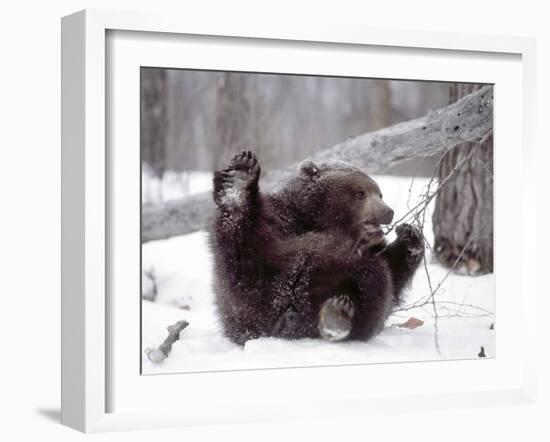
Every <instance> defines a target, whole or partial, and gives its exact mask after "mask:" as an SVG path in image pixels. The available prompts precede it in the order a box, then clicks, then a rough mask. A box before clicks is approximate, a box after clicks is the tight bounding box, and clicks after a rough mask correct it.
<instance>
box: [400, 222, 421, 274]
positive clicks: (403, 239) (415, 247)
mask: <svg viewBox="0 0 550 442" xmlns="http://www.w3.org/2000/svg"><path fill="white" fill-rule="evenodd" d="M395 233H397V241H398V242H399V243H401V244H403V245H404V246H405V248H406V251H407V254H406V258H407V263H408V264H409V266H411V267H413V266H415V265H416V264H418V263H419V262H420V260H421V259H422V257H423V256H424V235H423V234H422V230H420V228H419V227H417V226H414V225H411V224H400V225H398V226H397V227H396V228H395Z"/></svg>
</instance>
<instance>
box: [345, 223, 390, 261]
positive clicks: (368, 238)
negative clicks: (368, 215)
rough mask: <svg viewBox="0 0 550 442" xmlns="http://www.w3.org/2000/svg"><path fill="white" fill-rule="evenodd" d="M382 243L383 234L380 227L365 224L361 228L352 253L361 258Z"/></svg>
mask: <svg viewBox="0 0 550 442" xmlns="http://www.w3.org/2000/svg"><path fill="white" fill-rule="evenodd" d="M383 241H384V232H383V231H382V228H381V227H380V226H377V225H374V224H365V225H363V226H362V228H361V231H360V233H359V239H358V240H357V242H356V243H355V245H354V249H353V252H354V253H357V254H358V255H359V256H360V257H361V256H363V255H365V254H366V253H367V251H368V250H369V249H370V248H371V247H373V246H377V245H378V244H381V243H382V242H383Z"/></svg>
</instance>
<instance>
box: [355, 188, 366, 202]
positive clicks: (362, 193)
mask: <svg viewBox="0 0 550 442" xmlns="http://www.w3.org/2000/svg"><path fill="white" fill-rule="evenodd" d="M356 196H357V199H360V200H364V199H365V192H363V191H362V190H360V191H359V192H357V193H356Z"/></svg>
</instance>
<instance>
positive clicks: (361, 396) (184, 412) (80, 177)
mask: <svg viewBox="0 0 550 442" xmlns="http://www.w3.org/2000/svg"><path fill="white" fill-rule="evenodd" d="M113 31H114V32H140V33H143V34H140V35H143V36H144V38H145V39H147V35H150V36H151V35H153V34H147V33H155V34H154V35H156V36H158V35H165V36H186V35H188V36H212V37H216V38H218V39H221V40H222V41H223V39H228V40H229V39H234V38H238V39H246V40H247V41H254V42H266V41H268V42H269V41H271V42H274V43H273V44H275V43H276V42H285V45H286V46H289V45H290V46H292V45H294V44H295V45H298V44H299V43H301V44H303V43H304V42H307V43H308V44H310V45H316V44H319V45H323V44H325V45H337V46H338V48H337V49H336V50H340V49H342V50H345V49H346V48H352V47H353V48H357V47H363V46H365V47H366V46H369V47H377V48H378V49H379V50H380V51H383V50H384V49H385V48H386V49H389V48H401V50H402V52H404V53H406V52H407V51H413V50H418V49H420V50H430V51H431V53H432V55H434V54H435V55H434V57H437V56H438V55H437V54H445V53H447V54H448V53H455V54H470V55H471V56H472V58H473V59H478V60H479V63H482V62H483V57H484V54H485V55H486V54H501V55H502V56H504V57H507V56H511V57H515V58H514V59H515V60H516V64H517V63H519V65H517V66H518V67H519V71H518V72H519V77H521V82H520V86H519V87H520V88H521V90H520V91H515V90H510V91H509V92H510V95H511V97H512V96H513V97H515V98H514V99H515V100H518V104H519V106H520V107H521V109H517V110H511V109H510V110H509V112H510V115H511V116H516V117H517V116H518V115H521V119H520V120H519V121H520V122H521V124H520V125H519V127H515V128H513V130H514V132H513V133H510V136H511V138H510V142H512V141H516V140H517V141H518V143H519V144H520V145H521V149H520V150H519V154H520V156H521V165H522V172H523V177H524V182H523V186H522V187H521V188H518V189H509V188H508V187H505V186H506V184H505V182H506V170H508V169H506V168H505V167H504V168H501V170H503V171H504V172H502V175H498V169H497V174H496V176H497V178H496V184H495V186H496V195H497V196H496V198H497V201H496V203H497V204H496V205H497V211H496V220H499V217H498V194H499V186H500V188H502V191H503V192H504V191H506V192H508V191H509V192H515V194H516V195H517V197H518V198H521V200H522V201H523V206H522V207H523V210H522V215H521V218H522V223H521V228H520V232H521V233H520V234H521V235H523V237H526V235H527V234H528V231H527V224H528V223H527V222H526V221H527V220H529V219H534V217H535V213H534V211H535V207H536V194H534V193H532V192H529V193H527V191H526V189H533V188H535V185H534V179H535V177H534V176H533V174H531V175H529V173H528V171H529V170H531V167H532V165H533V163H534V158H535V144H534V136H533V134H534V129H533V124H534V123H533V122H534V118H533V117H534V106H535V81H534V80H535V79H534V76H535V69H534V63H535V60H534V58H535V46H534V41H533V40H532V39H526V38H517V37H498V38H496V37H491V36H479V35H466V34H451V33H428V32H415V31H402V30H399V31H398V32H397V31H388V30H376V29H369V28H353V27H352V28H350V27H343V26H326V24H325V25H323V24H318V25H308V26H307V27H300V28H298V27H292V26H289V25H281V24H270V23H269V22H268V21H266V22H262V23H258V22H256V23H244V22H240V23H237V22H235V21H232V22H214V21H211V20H206V19H204V20H200V19H197V18H196V17H170V16H154V15H151V14H141V13H127V12H112V11H99V10H86V11H81V12H78V13H76V14H73V15H70V16H67V17H64V18H63V21H62V125H63V127H62V145H63V146H62V423H63V424H65V425H67V426H70V427H73V428H76V429H78V430H80V431H85V432H96V431H111V430H123V429H139V428H159V427H168V426H183V425H199V424H204V425H206V424H209V423H230V422H251V421H258V420H273V419H284V418H290V417H293V418H295V417H304V418H305V417H314V416H315V417H318V416H329V415H331V416H335V415H346V414H348V415H361V414H365V413H369V412H372V411H380V410H382V411H387V412H395V411H400V410H410V409H411V408H414V409H435V408H439V409H441V408H456V407H470V406H492V405H503V404H521V403H532V402H533V401H534V395H535V377H534V372H535V360H536V359H535V357H534V356H533V355H534V354H535V348H534V345H535V344H534V343H535V339H532V338H533V336H534V333H535V327H536V324H534V323H533V321H527V320H526V318H527V317H530V318H534V317H535V316H536V315H535V314H533V312H534V311H535V305H536V299H535V294H536V290H535V288H536V287H535V281H536V278H535V274H534V273H535V269H534V266H529V265H528V264H529V258H528V257H529V256H536V249H535V248H536V245H535V244H532V243H528V242H526V241H525V242H521V241H518V245H517V253H519V254H520V256H521V262H522V266H521V269H520V270H518V272H520V275H519V278H516V279H517V280H516V281H515V282H514V284H516V285H512V286H510V287H517V288H518V289H519V291H520V294H521V299H520V301H519V303H518V304H519V305H520V306H521V309H520V310H522V312H523V315H521V316H518V317H516V318H515V321H516V323H515V326H516V327H517V328H518V329H521V332H517V333H516V332H515V331H514V330H512V329H511V328H510V327H511V325H509V324H510V323H511V321H507V320H506V318H508V319H512V318H511V317H510V314H509V313H508V310H506V309H505V308H503V309H501V308H500V307H499V315H501V316H498V321H499V330H502V331H501V332H500V333H502V336H512V335H514V336H515V338H514V339H510V342H511V341H514V342H513V343H512V344H510V345H511V347H510V349H509V352H508V353H509V354H512V352H513V351H516V350H517V349H518V348H520V344H521V352H518V353H517V354H516V355H515V357H516V358H517V360H516V361H515V362H514V363H513V364H512V363H511V362H510V359H506V357H505V355H506V354H507V351H508V350H506V351H502V352H501V354H502V355H503V357H502V358H501V357H500V356H499V354H497V356H496V358H495V361H496V362H495V363H494V364H492V365H489V364H490V363H491V361H487V365H485V368H484V371H485V373H484V376H487V377H489V376H492V375H493V374H495V373H497V374H500V375H502V376H500V377H499V376H498V375H495V376H493V377H494V378H495V382H494V383H493V384H491V385H489V386H487V387H485V388H483V387H482V383H481V382H480V383H477V384H471V383H469V384H468V383H466V384H464V385H461V386H457V387H456V388H455V390H454V391H452V392H450V391H445V389H443V388H442V387H441V385H444V383H445V379H444V377H445V375H443V374H442V375H441V376H440V377H441V379H436V378H434V382H433V384H434V386H433V388H432V389H431V390H430V391H426V392H424V393H420V392H418V391H413V390H411V391H409V392H405V393H398V391H400V388H401V386H400V385H395V386H394V387H395V388H394V389H393V390H392V391H388V392H386V389H380V390H377V391H375V392H374V393H372V391H371V392H370V393H369V392H368V391H367V390H365V389H364V388H363V389H362V388H358V389H356V390H354V391H353V394H348V395H345V394H343V393H341V394H338V393H337V391H336V390H335V391H331V392H330V393H329V394H328V395H326V396H322V395H319V394H318V392H316V391H315V386H314V384H313V383H312V379H315V378H316V377H319V376H322V377H323V379H331V377H334V378H335V379H336V378H337V377H342V372H341V371H340V370H343V368H340V367H324V368H309V369H307V368H306V369H295V370H259V371H254V372H246V373H241V372H233V373H225V374H224V373H209V374H208V376H209V378H208V379H207V381H205V379H206V377H205V375H201V374H195V377H194V378H193V381H192V384H193V388H190V387H189V388H188V389H187V390H186V395H187V397H188V398H187V400H186V401H187V402H188V403H189V397H192V398H195V397H198V396H199V394H200V393H199V392H200V388H204V385H206V384H204V382H208V383H209V384H212V385H214V388H215V389H216V391H218V392H220V395H221V396H222V397H221V398H218V397H216V398H214V400H202V401H199V400H197V402H196V403H195V404H192V405H189V404H188V405H185V404H181V406H179V407H177V406H175V404H174V403H171V404H169V405H167V406H166V407H160V406H159V398H162V397H163V395H165V391H167V390H166V389H167V388H171V389H172V390H173V391H175V392H176V393H174V394H175V395H176V396H177V391H178V388H180V387H179V386H174V385H175V384H174V383H173V382H175V381H170V377H171V376H157V377H148V379H147V380H146V381H144V380H143V379H141V378H139V373H135V372H130V371H126V372H125V371H124V370H131V367H130V365H129V368H128V369H126V365H125V364H124V363H122V364H117V367H116V369H117V370H119V371H120V370H122V373H118V374H117V375H116V376H114V379H115V381H114V382H113V376H112V375H111V370H112V369H113V367H112V365H113V361H114V360H115V359H116V358H115V355H113V349H112V346H111V344H110V339H111V335H112V334H113V333H112V325H113V321H116V320H117V318H116V317H115V316H114V314H113V312H112V311H111V306H112V302H113V300H112V299H109V296H108V295H110V293H109V290H110V279H109V278H110V276H112V275H109V270H108V269H109V268H110V267H109V263H110V259H111V255H112V254H113V253H114V252H113V250H112V243H113V238H112V237H111V235H112V233H113V232H116V230H114V231H112V230H110V229H109V228H108V225H109V223H110V222H111V221H112V220H111V217H112V209H113V206H112V202H113V198H112V195H111V194H110V191H111V188H110V187H109V185H108V181H109V179H110V168H111V167H112V165H110V164H109V161H110V157H109V151H108V142H109V136H110V134H109V133H108V132H107V130H106V121H107V120H108V118H109V117H110V112H111V110H110V109H109V108H108V103H109V100H108V95H107V94H108V92H109V91H108V77H107V75H106V72H108V70H107V69H106V68H107V64H108V63H109V62H112V60H108V57H109V56H110V57H115V56H117V54H116V53H112V52H109V50H108V47H109V45H108V42H107V38H108V34H109V33H112V32H113ZM516 77H517V78H519V77H518V76H516ZM516 77H514V78H516ZM476 78H478V79H479V80H480V81H486V80H490V79H488V78H483V75H482V74H480V76H478V77H476ZM462 79H463V78H457V79H456V80H462ZM514 81H515V80H514ZM487 82H490V81H487ZM510 84H513V83H510ZM496 87H497V92H496V95H497V96H496V102H497V104H496V113H497V117H498V112H501V114H502V115H503V117H502V119H501V123H500V126H499V125H498V124H497V123H495V124H496V128H495V140H496V143H497V144H498V145H499V147H500V146H506V144H505V141H506V140H504V139H503V138H504V137H503V138H502V139H499V127H503V129H502V130H503V131H504V126H505V124H503V123H502V122H503V121H505V118H506V116H505V115H504V114H505V113H506V112H504V110H502V111H501V110H500V109H499V107H498V106H499V105H498V102H499V101H498V100H499V97H498V87H499V86H498V83H497V84H496ZM510 88H511V87H510ZM503 92H506V91H503ZM138 93H139V92H138V91H136V94H138ZM501 97H503V101H501V102H504V93H503V94H502V95H501ZM510 102H512V101H510ZM501 133H502V134H505V132H501ZM516 155H517V152H516ZM502 159H503V161H502V163H501V164H505V163H506V157H505V156H503V157H502ZM499 161H500V160H499ZM499 177H502V178H500V181H499ZM499 183H502V184H499ZM138 198H139V195H138ZM501 210H502V209H501ZM498 222H500V221H498ZM496 235H497V237H498V229H497V230H496ZM495 250H496V252H495V254H496V260H497V264H498V259H499V254H500V255H501V256H502V259H501V263H502V265H501V267H498V265H497V266H496V268H501V269H503V272H502V275H503V277H505V276H506V273H507V272H506V265H507V262H506V257H505V256H503V255H504V253H505V251H504V250H503V249H499V247H498V242H496V244H495ZM116 253H125V252H124V251H120V249H119V250H117V251H116ZM127 253H129V252H127ZM497 280H498V279H497ZM497 287H499V286H497ZM500 287H504V284H501V285H500ZM508 290H509V291H511V290H512V288H510V289H508ZM509 295H510V296H511V295H512V293H509ZM115 296H116V294H115ZM497 299H498V289H497ZM502 304H504V302H503V303H502ZM497 305H498V302H497ZM119 310H120V309H119ZM501 318H502V319H501ZM518 323H519V325H518ZM110 329H111V330H110ZM520 338H521V339H520ZM501 348H504V347H503V346H501ZM117 357H119V360H120V357H121V356H117ZM124 357H125V356H122V358H123V359H122V361H123V362H124ZM470 362H471V361H470ZM436 364H437V363H436ZM439 364H442V363H439ZM399 365H401V364H390V365H387V366H381V365H378V366H368V367H366V366H354V367H346V369H345V370H346V373H345V376H344V377H345V378H346V379H351V380H353V379H354V378H357V377H361V376H363V375H364V374H365V370H368V372H369V373H368V374H369V376H371V375H373V376H382V375H383V374H382V373H381V372H382V371H386V372H390V371H391V372H392V373H391V376H392V377H393V378H394V379H399V377H400V376H401V375H402V374H403V373H402V372H403V370H404V368H403V367H399ZM403 365H405V364H403ZM444 365H446V366H445V367H444V368H440V369H439V368H438V367H437V366H435V367H431V366H428V365H424V366H421V365H420V364H417V365H416V366H415V365H414V364H406V370H407V372H409V373H411V375H413V376H421V375H422V373H423V372H424V371H429V372H430V373H431V374H433V373H437V372H438V371H439V370H441V372H442V373H443V371H445V372H446V373H447V374H449V373H460V372H462V373H470V374H472V373H476V370H479V365H478V366H473V365H472V364H468V361H463V362H462V363H456V364H454V363H453V362H448V363H444ZM512 365H513V367H512ZM119 366H124V368H119ZM312 370H313V371H312ZM468 370H470V371H468ZM312 373H315V374H314V375H312ZM179 376H182V375H179ZM183 376H187V374H184V375H183ZM182 379H184V378H181V377H180V378H179V381H178V382H179V383H180V384H181V381H182ZM188 379H191V378H188ZM134 381H135V382H136V383H132V382H134ZM183 382H185V380H184V381H183ZM201 382H202V384H201ZM350 382H351V381H350ZM396 382H397V383H398V381H396ZM281 383H284V384H281ZM453 383H455V384H461V383H460V382H456V381H455V380H453ZM119 384H120V385H122V384H124V385H125V389H120V388H119ZM145 384H147V385H145ZM228 384H230V386H231V388H230V387H228V386H227V385H228ZM281 385H287V386H291V387H292V388H289V390H290V391H289V392H287V393H286V395H285V396H277V390H280V386H281ZM262 387H263V388H264V393H263V394H264V395H266V394H271V395H273V398H270V399H269V400H262V398H261V397H260V396H259V395H258V394H257V393H256V392H258V390H259V389H262ZM117 388H119V390H121V393H120V394H127V395H128V398H127V400H126V401H120V402H121V403H125V402H132V403H136V402H141V403H139V404H138V403H136V404H135V405H136V407H135V409H131V407H124V406H121V407H114V408H113V404H112V400H111V399H110V397H111V396H110V395H111V392H112V391H113V390H115V389H117ZM136 388H143V391H148V393H147V394H143V395H142V396H141V395H139V394H136V395H134V396H131V395H130V393H129V391H130V390H132V389H136ZM223 388H226V390H223ZM243 389H244V393H243ZM248 390H250V394H247V393H246V392H247V391H248ZM343 391H346V390H345V389H344V390H343ZM401 391H403V390H401ZM154 392H157V393H156V396H155V393H154ZM117 394H118V395H119V396H120V394H119V393H117ZM140 396H141V398H140ZM164 397H166V396H164ZM168 402H170V401H168ZM335 410H337V411H336V412H335Z"/></svg>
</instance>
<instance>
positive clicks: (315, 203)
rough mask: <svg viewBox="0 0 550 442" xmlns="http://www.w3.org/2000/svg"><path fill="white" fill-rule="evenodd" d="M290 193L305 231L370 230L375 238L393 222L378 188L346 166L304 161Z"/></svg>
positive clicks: (352, 167) (361, 173) (368, 179)
mask: <svg viewBox="0 0 550 442" xmlns="http://www.w3.org/2000/svg"><path fill="white" fill-rule="evenodd" d="M290 189H291V194H292V198H291V199H292V203H293V205H294V208H295V211H296V212H297V213H298V214H299V217H300V219H301V220H302V221H303V222H304V224H305V225H307V228H308V229H314V230H315V229H319V230H325V229H346V230H349V229H367V231H368V230H369V229H370V230H372V232H373V233H374V234H376V233H381V229H380V225H382V224H389V223H391V221H392V219H393V210H392V209H391V208H390V207H389V206H387V205H386V204H385V203H384V201H383V196H382V192H381V191H380V187H378V184H376V182H375V181H374V180H373V179H372V178H370V177H369V176H368V175H367V174H365V173H364V172H363V171H361V170H360V169H359V168H357V167H354V166H351V165H349V164H346V163H340V162H334V163H326V164H315V163H313V162H311V161H305V162H303V163H302V164H301V166H300V168H299V171H298V174H297V176H296V177H295V178H294V179H293V180H292V181H291V183H290Z"/></svg>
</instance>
